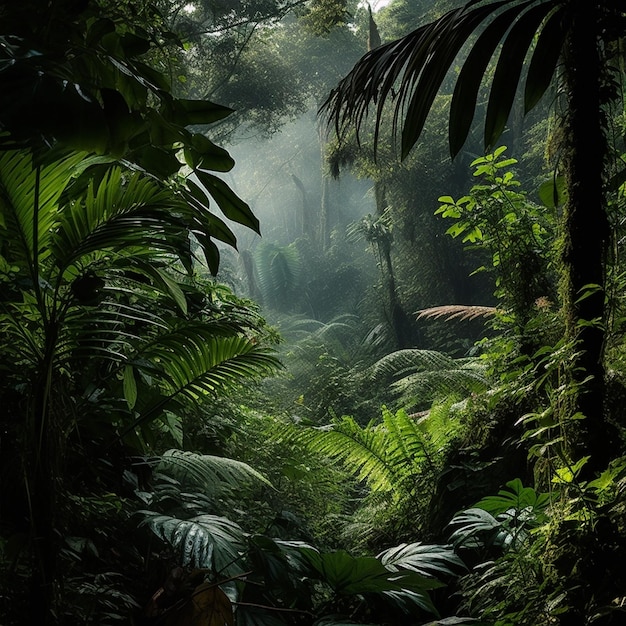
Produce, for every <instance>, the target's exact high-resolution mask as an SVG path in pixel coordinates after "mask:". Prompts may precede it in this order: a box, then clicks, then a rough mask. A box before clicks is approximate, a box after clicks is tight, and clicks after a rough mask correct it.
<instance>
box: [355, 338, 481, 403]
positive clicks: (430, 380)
mask: <svg viewBox="0 0 626 626" xmlns="http://www.w3.org/2000/svg"><path fill="white" fill-rule="evenodd" d="M366 374H368V375H369V376H370V377H371V379H372V381H373V382H375V383H377V384H387V385H390V386H391V388H392V390H393V391H394V392H395V394H396V395H397V396H398V397H399V398H400V401H401V402H402V403H403V404H404V405H405V406H411V407H412V406H415V405H416V404H417V405H419V404H422V405H423V404H428V405H430V404H432V402H433V401H434V400H437V399H439V398H442V397H445V396H448V395H451V394H456V395H461V396H466V395H467V394H469V393H480V392H482V391H485V390H486V389H487V388H488V381H487V378H486V375H485V368H484V365H483V364H482V362H481V361H480V360H478V359H473V358H465V359H453V358H452V357H449V356H448V355H446V354H443V353H441V352H437V351H435V350H417V349H407V350H398V351H396V352H392V353H390V354H387V355H386V356H384V357H382V358H381V359H379V360H378V361H377V362H376V363H374V365H372V366H371V368H370V369H369V370H368V371H367V372H366Z"/></svg>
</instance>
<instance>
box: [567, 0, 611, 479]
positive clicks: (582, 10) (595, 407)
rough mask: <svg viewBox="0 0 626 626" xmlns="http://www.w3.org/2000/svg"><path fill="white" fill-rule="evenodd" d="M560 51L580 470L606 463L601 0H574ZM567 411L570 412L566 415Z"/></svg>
mask: <svg viewBox="0 0 626 626" xmlns="http://www.w3.org/2000/svg"><path fill="white" fill-rule="evenodd" d="M574 4H575V5H576V7H575V10H574V11H573V12H572V15H573V21H572V25H571V29H570V32H569V36H568V38H567V41H566V48H565V54H564V61H565V64H564V65H565V85H566V90H567V111H568V113H567V115H566V118H565V121H564V136H565V154H564V160H565V175H566V180H567V188H568V193H569V197H568V201H567V203H566V207H565V213H564V241H563V258H562V261H563V265H564V285H563V287H564V289H563V292H564V303H565V312H566V324H567V333H568V337H569V338H571V339H576V340H577V348H578V351H579V353H578V356H577V358H576V360H575V363H573V367H572V371H571V373H572V377H573V381H574V383H575V384H576V385H580V393H577V394H576V395H575V401H574V404H573V406H571V407H570V411H573V412H576V411H578V412H580V413H581V414H582V415H584V416H585V419H584V420H582V421H576V422H575V424H576V427H575V428H571V429H570V433H571V440H570V446H571V452H572V454H574V455H575V456H577V457H580V456H583V455H590V456H591V458H590V460H589V462H588V464H587V466H586V472H585V473H586V474H588V475H591V474H592V473H593V472H594V471H596V470H599V469H602V468H603V467H606V464H607V462H608V458H607V455H606V452H607V443H608V442H607V434H608V433H607V425H606V422H605V417H604V396H605V386H604V373H605V371H604V363H603V349H604V341H605V333H606V328H605V287H606V253H607V249H608V245H609V239H610V228H609V223H608V218H607V210H606V198H605V189H604V171H605V164H606V159H607V141H606V123H605V122H606V120H605V114H604V111H603V105H604V104H606V103H605V102H603V99H604V98H605V94H604V93H603V89H602V84H603V78H604V64H603V59H602V53H601V48H600V45H599V34H600V33H598V25H599V21H600V20H599V17H600V11H601V6H600V5H601V4H602V3H601V2H590V1H589V0H578V1H576V2H575V3H574ZM570 417H571V415H570Z"/></svg>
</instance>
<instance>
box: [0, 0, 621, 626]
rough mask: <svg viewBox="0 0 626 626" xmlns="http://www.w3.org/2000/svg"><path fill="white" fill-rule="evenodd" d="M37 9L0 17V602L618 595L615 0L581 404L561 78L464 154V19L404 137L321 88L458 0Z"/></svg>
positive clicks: (587, 599) (73, 604)
mask: <svg viewBox="0 0 626 626" xmlns="http://www.w3.org/2000/svg"><path fill="white" fill-rule="evenodd" d="M36 4H37V3H36V2H25V3H23V5H20V6H19V7H12V8H10V7H6V8H2V9H1V10H2V13H0V15H1V16H2V17H4V18H5V20H4V21H5V30H4V31H3V32H5V33H6V34H3V35H0V38H1V43H2V56H1V57H0V60H1V63H0V82H2V84H3V85H5V86H6V87H7V89H6V90H5V95H2V96H0V104H1V107H0V130H1V134H0V144H1V147H2V153H1V154H0V192H1V193H0V209H1V214H0V217H1V221H0V245H1V247H0V271H1V273H0V280H1V281H2V284H3V289H4V291H3V295H2V297H1V302H2V311H1V318H0V329H1V332H2V336H3V342H2V343H3V347H2V370H3V379H2V383H1V385H0V394H1V399H0V405H1V406H2V407H3V417H2V435H1V437H0V452H1V455H2V474H1V477H0V481H1V484H0V486H1V492H2V500H1V502H0V550H1V556H2V576H1V579H0V616H1V618H2V623H3V624H7V625H9V624H24V623H38V624H65V623H67V624H70V623H71V624H103V625H104V624H166V625H169V626H182V625H183V624H190V625H193V626H200V625H204V624H206V625H210V626H222V625H232V624H234V623H237V624H239V625H241V626H244V625H245V626H248V625H249V626H266V625H267V626H278V625H281V624H286V625H291V624H294V625H295V624H312V625H315V626H343V625H347V624H363V625H372V624H380V625H387V624H389V625H392V624H397V623H402V624H416V625H417V624H424V625H426V624H430V625H436V624H441V625H446V624H448V625H451V624H479V625H480V624H494V625H495V624H497V625H499V626H504V625H511V626H513V625H520V624H528V625H534V624H536V625H539V624H581V625H582V624H619V623H621V621H620V620H622V619H623V607H624V598H625V597H626V595H625V593H624V577H623V575H622V574H621V573H619V572H620V571H621V570H620V569H619V564H620V563H621V562H623V556H624V550H625V548H626V544H625V538H626V529H624V526H623V511H624V486H625V485H626V482H625V480H626V461H625V460H624V458H625V457H623V452H624V448H623V437H622V431H623V426H622V423H623V420H622V416H621V412H622V405H623V403H622V401H621V400H622V398H623V394H624V386H623V376H624V357H623V354H624V347H623V338H622V333H623V311H622V309H623V305H622V294H623V290H624V274H623V266H622V265H623V264H622V262H621V251H622V245H623V232H622V231H623V221H624V220H623V213H624V210H623V194H624V180H625V179H626V177H624V175H623V163H622V154H623V150H624V145H623V143H624V141H623V134H624V106H623V98H622V95H623V82H622V79H623V76H622V73H621V70H622V67H623V66H622V65H621V63H622V62H623V59H622V56H621V54H622V49H621V47H620V45H619V43H616V41H621V37H622V35H623V30H624V29H623V23H624V22H623V20H624V17H625V16H624V13H623V10H622V9H620V8H619V7H618V6H617V3H611V2H606V3H602V2H598V3H593V4H594V6H595V5H596V4H597V5H598V6H599V7H601V11H602V15H603V17H606V16H610V17H615V16H618V17H619V20H614V22H615V24H616V26H615V32H616V33H617V37H616V38H615V40H611V41H610V42H608V43H606V42H605V44H606V45H605V47H604V48H603V50H604V51H605V52H604V53H605V55H606V56H605V57H603V58H605V59H606V65H607V68H608V69H606V74H605V75H603V81H604V82H603V88H604V92H603V93H604V94H605V100H604V101H603V107H602V119H603V132H604V136H605V137H606V138H607V145H609V147H610V150H608V152H607V154H608V156H607V158H606V162H604V161H603V165H604V168H605V169H604V178H605V181H606V186H605V192H606V193H605V196H604V200H603V201H604V205H603V206H604V207H605V209H604V211H605V213H606V215H607V223H608V227H609V228H610V231H611V236H610V238H607V241H609V240H610V245H609V246H608V247H607V249H606V250H605V251H604V254H605V256H604V262H603V268H605V271H606V283H604V282H603V283H602V285H598V286H595V285H589V286H588V287H589V289H588V291H589V293H590V294H592V295H591V296H589V293H583V294H577V297H578V296H580V299H581V300H585V298H590V299H591V300H593V301H595V296H594V295H593V294H595V293H597V292H601V300H602V307H603V309H602V310H603V313H602V316H601V318H600V319H597V318H593V319H586V320H585V318H584V317H583V318H582V323H581V322H580V320H579V322H578V327H580V328H583V327H592V328H595V327H600V326H601V327H602V329H603V333H604V334H603V337H604V338H603V340H602V357H603V364H605V365H603V367H605V368H606V371H604V369H603V370H602V372H603V373H602V379H603V381H606V382H605V387H604V386H603V389H604V388H606V394H605V395H606V399H605V400H604V401H603V402H604V404H603V405H602V406H599V407H596V411H597V413H598V414H601V419H600V420H599V421H593V422H591V421H589V422H585V421H584V419H583V415H585V414H586V413H585V411H588V409H589V405H588V404H587V405H585V404H584V401H583V403H582V404H581V403H580V401H579V397H580V396H581V395H582V397H583V398H584V397H591V395H592V394H591V393H590V394H588V396H585V395H584V389H585V388H586V387H585V385H588V384H589V382H588V379H589V378H593V376H591V375H590V376H587V374H589V372H587V370H585V368H584V365H581V363H584V362H583V361H581V360H580V356H579V355H580V354H581V352H582V353H584V349H582V350H581V348H580V346H581V344H580V341H581V339H580V336H577V335H576V332H573V331H572V322H571V311H570V309H568V306H569V304H568V303H569V300H568V295H567V294H566V291H567V287H566V286H564V283H565V282H566V281H565V279H564V276H565V274H566V273H565V271H564V269H563V267H564V264H565V262H564V259H565V258H566V256H567V255H564V253H563V250H564V248H567V244H566V243H564V242H565V241H566V238H564V233H565V232H566V231H567V223H568V222H567V220H566V216H567V215H568V209H567V207H568V206H569V205H568V189H569V190H570V191H571V189H572V188H573V187H571V186H570V187H568V182H567V180H571V173H569V174H568V172H567V171H565V170H564V166H563V163H564V161H566V160H567V159H564V156H563V155H564V154H565V152H566V148H564V146H566V145H567V137H565V134H566V133H565V132H564V131H563V128H564V126H563V124H562V122H561V121H560V120H562V119H563V117H564V116H565V113H564V111H565V110H566V109H567V106H568V105H567V104H566V96H565V95H564V92H565V91H566V90H567V89H566V88H565V87H564V86H563V85H564V84H567V83H566V82H565V83H564V82H563V80H564V79H563V76H562V75H558V76H557V80H555V81H554V82H553V83H552V84H551V86H550V87H549V88H547V90H546V93H545V94H544V97H543V98H542V99H541V100H540V101H539V103H538V104H537V106H535V107H534V108H532V110H531V111H530V112H527V113H526V112H525V110H524V107H525V103H524V99H523V95H522V94H518V95H517V97H516V99H515V101H514V102H512V107H511V112H510V115H509V116H508V122H507V125H506V129H505V130H504V132H503V133H502V134H501V135H500V136H499V137H498V142H497V145H493V146H490V149H489V150H485V147H484V145H483V143H484V142H483V129H482V122H483V118H484V117H485V113H486V114H487V116H489V110H490V102H489V99H490V96H489V84H490V81H493V80H497V70H494V68H493V67H489V66H486V67H485V75H484V77H482V78H483V80H482V81H481V83H480V85H481V87H480V90H479V92H478V96H477V104H476V115H475V119H474V121H473V123H472V124H471V126H470V128H469V135H468V139H467V141H466V142H465V143H464V144H463V147H462V148H461V149H460V151H459V153H458V154H457V155H456V158H455V159H454V160H452V159H451V157H450V147H449V141H448V125H449V118H448V116H449V107H450V104H451V100H453V95H452V94H453V93H454V91H455V83H456V81H457V80H458V77H459V76H463V73H462V72H463V70H462V66H463V61H462V60H463V59H467V58H468V50H469V49H471V44H472V43H475V41H476V38H477V37H478V35H475V34H474V33H473V32H469V31H468V33H467V38H468V44H469V46H468V47H467V48H464V49H463V52H462V54H461V55H460V56H459V60H458V61H456V62H455V63H452V66H451V69H450V72H449V73H448V74H447V75H446V77H445V78H443V77H442V85H441V89H440V91H439V93H438V95H437V96H436V98H434V100H433V103H432V106H431V107H430V113H429V117H428V121H427V123H426V126H425V128H424V130H423V132H422V133H421V135H420V136H419V140H418V141H417V143H416V145H415V147H414V148H413V149H412V150H411V151H410V152H408V154H406V155H405V158H403V159H401V158H400V156H401V152H402V148H401V146H400V145H399V144H398V143H397V142H394V141H393V131H394V128H393V127H394V126H395V123H394V120H393V112H392V111H391V110H390V109H387V108H385V109H380V110H379V112H378V113H374V112H372V114H371V115H370V117H369V118H368V119H367V120H366V121H364V122H363V123H362V124H361V127H360V129H359V133H358V135H357V133H356V132H355V130H354V126H353V125H347V126H346V127H345V128H343V129H342V130H343V132H342V133H340V136H338V135H337V134H336V133H335V132H334V130H335V129H334V128H333V124H332V122H330V123H329V119H328V110H326V115H320V113H319V109H320V106H322V105H323V104H324V103H325V102H326V103H327V105H328V101H327V99H328V97H329V93H331V90H333V89H335V87H336V86H337V85H338V83H339V82H340V81H341V80H342V79H343V78H344V77H345V76H346V75H347V74H348V73H349V72H350V71H351V70H352V68H353V66H354V64H355V63H356V62H357V61H358V60H359V59H360V58H361V57H362V56H363V55H364V54H366V53H367V52H368V50H376V49H377V48H379V47H380V46H381V44H382V45H384V44H385V43H387V42H391V41H393V40H394V39H397V38H399V37H403V36H405V35H407V34H409V33H411V32H412V31H414V30H415V29H416V28H418V27H420V26H422V25H423V24H427V23H429V22H431V21H433V20H436V19H438V18H440V17H441V16H445V15H450V14H449V13H448V12H449V11H451V10H452V9H456V8H458V7H461V3H459V2H454V1H453V0H439V1H437V2H432V1H428V2H427V1H423V2H422V1H409V0H392V1H391V2H389V3H379V5H377V4H376V3H372V5H371V6H368V5H366V4H363V3H356V2H352V1H351V0H348V1H347V2H345V1H341V0H313V1H310V2H304V1H302V0H276V1H274V0H268V1H264V2H239V1H233V2H231V1H228V0H224V1H222V0H219V1H215V0H209V1H204V0H202V1H198V2H177V1H170V2H166V1H163V2H154V3H150V4H147V3H136V2H132V1H131V0H125V1H121V2H110V1H108V0H99V1H98V2H84V3H80V2H79V3H73V2H56V3H52V4H51V6H52V5H54V11H52V12H51V13H50V12H46V11H44V12H41V14H40V15H37V14H36V6H35V5H36ZM479 4H481V3H479ZM505 4H506V3H505ZM517 4H518V5H519V11H522V10H523V7H526V4H524V3H521V4H520V3H517ZM549 4H550V2H549V0H542V1H537V2H535V3H532V2H531V3H528V6H530V5H533V7H534V5H538V6H539V13H540V12H541V11H543V10H545V11H546V12H545V16H547V17H546V22H541V24H542V25H545V23H549V22H550V19H551V16H553V15H555V14H557V15H560V14H559V13H558V11H560V9H558V8H557V9H554V10H553V8H552V7H551V6H550V7H548V5H549ZM565 4H567V6H568V7H569V5H570V4H571V5H575V4H576V3H575V2H572V3H565ZM383 5H384V6H383ZM482 5H485V6H487V7H488V8H489V9H491V10H493V11H494V12H495V11H497V10H498V9H497V8H494V7H495V3H490V2H484V3H482ZM482 5H481V6H482ZM522 5H523V7H522ZM614 5H615V6H614ZM544 6H545V7H548V8H549V9H550V11H553V12H548V10H547V9H544V8H543V7H544ZM506 9H507V10H508V7H506ZM574 9H576V7H575V6H574ZM51 10H52V9H51ZM515 10H517V9H514V8H513V9H511V11H512V12H513V11H515ZM533 10H534V8H533ZM539 13H536V14H537V15H538V14H539ZM515 15H517V13H516V14H515ZM541 15H544V14H541ZM498 19H499V18H496V19H495V20H494V22H495V23H496V24H498V23H500V24H502V23H504V22H503V20H501V19H500V21H498ZM542 19H543V17H542ZM607 19H608V18H607ZM563 24H569V22H567V20H565V19H563ZM494 30H495V29H494ZM502 32H503V33H504V32H509V31H502ZM513 32H515V31H514V30H513ZM563 32H568V31H567V29H566V28H565V26H563ZM602 32H603V33H605V34H606V32H607V31H606V29H605V30H604V31H602ZM480 41H483V42H484V39H481V40H480ZM494 45H495V44H494ZM536 45H537V46H539V43H536ZM544 45H545V44H544ZM557 52H558V51H557ZM565 56H566V55H565ZM469 58H470V59H471V57H469ZM566 61H567V59H565V62H566ZM9 94H10V95H9ZM26 103H28V104H26ZM44 103H45V104H47V114H46V113H45V112H44V110H43V109H45V108H46V107H45V106H44ZM375 121H378V123H379V126H377V125H376V124H375ZM375 143H376V146H375ZM568 176H569V177H570V178H569V179H568V178H567V177H568ZM591 234H592V233H589V235H590V238H591ZM596 287H597V288H596ZM568 311H569V313H568ZM575 325H576V324H574V326H575ZM582 332H584V331H582ZM581 371H582V374H580V372H581ZM605 374H606V375H605ZM596 378H597V376H596ZM603 385H604V383H603ZM581 390H582V392H581ZM581 407H582V409H581ZM581 423H582V424H583V426H580V424H581ZM586 423H592V426H584V424H586ZM599 424H600V425H599ZM609 426H610V428H609ZM605 427H606V431H605V430H602V428H605ZM594 429H595V430H594ZM590 432H592V433H595V434H594V437H592V438H590V439H593V440H594V441H596V440H602V438H603V437H605V438H606V452H605V454H603V455H598V454H597V453H596V452H595V450H596V449H595V448H593V449H592V451H591V452H590V453H589V454H587V452H589V450H587V449H586V448H585V447H584V445H581V443H580V441H581V440H584V439H585V433H586V434H589V433H590ZM581 433H582V435H581ZM599 456H602V458H598V457H599ZM590 459H591V461H590Z"/></svg>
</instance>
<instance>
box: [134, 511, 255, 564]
mask: <svg viewBox="0 0 626 626" xmlns="http://www.w3.org/2000/svg"><path fill="white" fill-rule="evenodd" d="M143 514H144V516H145V520H144V521H143V522H142V524H144V525H146V526H148V527H149V528H150V530H152V532H153V533H154V534H155V535H156V536H157V537H160V538H161V539H163V540H164V541H166V542H167V543H169V544H170V545H171V546H172V547H173V548H174V549H176V550H177V551H178V553H179V556H180V559H181V563H182V564H183V565H185V566H190V567H199V568H207V569H210V570H212V571H213V572H216V573H219V574H224V575H230V574H236V573H239V572H241V571H242V570H241V567H240V566H239V560H240V558H241V554H242V552H243V550H244V545H245V544H244V533H243V531H242V530H241V528H240V527H239V526H238V525H237V524H235V523H234V522H231V521H230V520H228V519H226V518H225V517H219V516H216V515H198V516H197V517H193V518H191V519H188V520H185V519H178V518H175V517H171V516H169V515H161V514H159V513H154V512H152V511H143Z"/></svg>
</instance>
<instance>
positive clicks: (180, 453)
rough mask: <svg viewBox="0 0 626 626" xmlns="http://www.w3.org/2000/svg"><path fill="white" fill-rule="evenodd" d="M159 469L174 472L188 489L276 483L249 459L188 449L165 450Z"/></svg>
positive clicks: (229, 488)
mask: <svg viewBox="0 0 626 626" xmlns="http://www.w3.org/2000/svg"><path fill="white" fill-rule="evenodd" d="M158 469H159V471H161V472H166V473H168V474H171V475H172V476H173V477H174V478H176V479H177V480H178V481H179V482H180V483H181V485H182V486H183V487H185V488H187V489H189V488H195V489H200V490H202V491H203V492H205V493H210V494H212V493H216V492H221V491H224V490H225V491H231V492H236V491H237V490H238V489H241V487H242V486H243V485H245V484H249V483H250V482H252V481H259V482H261V483H263V484H265V485H267V486H268V487H271V486H272V484H271V483H270V482H269V480H268V479H267V478H265V476H263V474H261V473H260V472H258V471H257V470H255V469H253V468H252V467H250V466H249V465H248V464H247V463H243V462H241V461H236V460H234V459H228V458H225V457H218V456H212V455H209V454H196V453H194V452H187V451H184V450H175V449H173V450H167V451H166V452H164V453H163V455H162V456H161V459H160V463H159V466H158Z"/></svg>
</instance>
